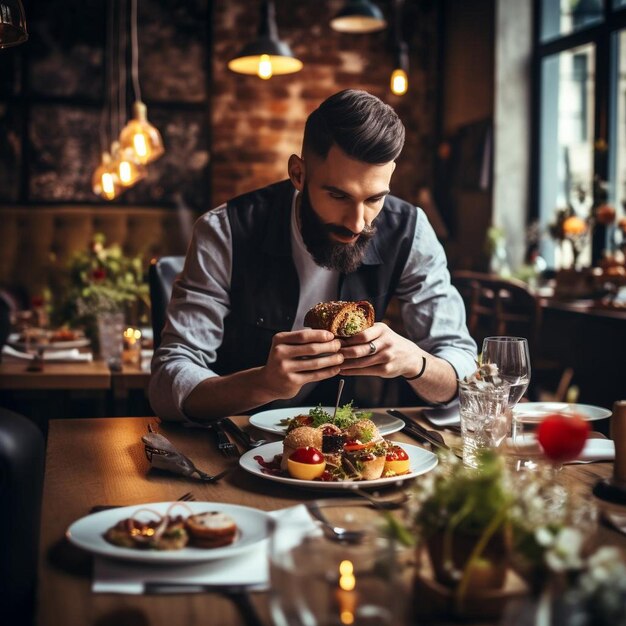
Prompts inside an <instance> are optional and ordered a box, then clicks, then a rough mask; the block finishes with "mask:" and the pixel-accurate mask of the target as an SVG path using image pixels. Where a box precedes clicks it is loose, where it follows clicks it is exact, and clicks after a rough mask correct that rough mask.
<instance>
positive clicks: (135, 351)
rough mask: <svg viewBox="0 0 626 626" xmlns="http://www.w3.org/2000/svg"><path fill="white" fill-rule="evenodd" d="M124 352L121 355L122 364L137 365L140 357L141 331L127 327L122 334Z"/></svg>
mask: <svg viewBox="0 0 626 626" xmlns="http://www.w3.org/2000/svg"><path fill="white" fill-rule="evenodd" d="M122 335H123V337H124V352H123V354H122V357H123V360H124V363H135V364H136V363H139V359H140V357H141V341H140V340H141V331H140V330H139V329H138V328H131V327H128V328H127V329H126V330H125V331H124V332H123V333H122Z"/></svg>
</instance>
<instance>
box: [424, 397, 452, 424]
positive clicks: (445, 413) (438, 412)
mask: <svg viewBox="0 0 626 626" xmlns="http://www.w3.org/2000/svg"><path fill="white" fill-rule="evenodd" d="M422 415H423V416H424V417H425V418H426V419H427V420H428V421H429V422H430V423H431V424H433V425H434V426H438V427H439V428H443V427H444V426H453V425H455V424H457V425H458V424H460V423H461V414H460V413H459V404H458V402H455V403H453V404H451V405H449V406H442V407H433V408H430V409H423V410H422Z"/></svg>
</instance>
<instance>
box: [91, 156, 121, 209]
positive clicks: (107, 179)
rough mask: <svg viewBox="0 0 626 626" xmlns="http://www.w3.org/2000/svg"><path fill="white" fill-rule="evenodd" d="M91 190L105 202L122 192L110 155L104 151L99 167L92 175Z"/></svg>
mask: <svg viewBox="0 0 626 626" xmlns="http://www.w3.org/2000/svg"><path fill="white" fill-rule="evenodd" d="M91 188H92V189H93V192H94V193H95V194H96V195H97V196H100V197H101V198H104V199H105V200H113V199H114V198H116V197H117V196H119V195H120V194H121V193H122V191H123V189H122V185H121V184H120V179H119V177H118V175H117V172H116V171H115V167H114V166H113V160H112V159H111V155H110V154H109V153H108V152H107V151H106V150H105V151H103V152H102V157H101V161H100V165H99V166H98V167H97V168H96V171H95V172H94V173H93V177H92V179H91Z"/></svg>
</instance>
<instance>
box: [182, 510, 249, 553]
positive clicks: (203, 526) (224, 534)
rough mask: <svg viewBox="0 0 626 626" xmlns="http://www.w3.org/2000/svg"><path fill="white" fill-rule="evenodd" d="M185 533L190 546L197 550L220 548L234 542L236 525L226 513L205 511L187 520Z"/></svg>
mask: <svg viewBox="0 0 626 626" xmlns="http://www.w3.org/2000/svg"><path fill="white" fill-rule="evenodd" d="M187 531H188V533H189V538H190V540H191V543H192V545H195V546H198V547H199V548H220V547H222V546H227V545H229V544H231V543H232V542H233V541H234V540H235V535H236V534H237V524H235V520H234V519H233V518H232V517H231V516H230V515H227V514H226V513H220V512H218V511H207V512H206V513H198V514H196V515H190V516H189V517H188V518H187Z"/></svg>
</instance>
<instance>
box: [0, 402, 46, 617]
mask: <svg viewBox="0 0 626 626" xmlns="http://www.w3.org/2000/svg"><path fill="white" fill-rule="evenodd" d="M44 457H45V446H44V438H43V435H42V433H41V431H40V430H39V429H38V428H37V427H36V426H35V425H34V424H33V423H32V422H31V421H30V420H28V419H26V418H25V417H23V416H22V415H18V414H17V413H13V412H12V411H9V410H7V409H2V408H0V512H1V513H0V623H2V624H7V625H8V624H11V625H12V626H26V625H27V624H32V620H33V608H34V599H35V587H36V579H37V553H38V545H39V525H40V518H41V494H42V488H43V472H44Z"/></svg>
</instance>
